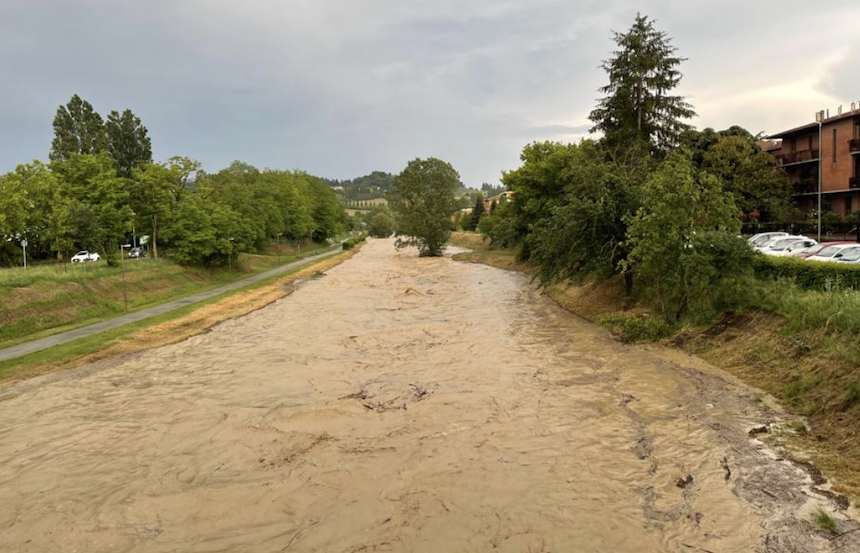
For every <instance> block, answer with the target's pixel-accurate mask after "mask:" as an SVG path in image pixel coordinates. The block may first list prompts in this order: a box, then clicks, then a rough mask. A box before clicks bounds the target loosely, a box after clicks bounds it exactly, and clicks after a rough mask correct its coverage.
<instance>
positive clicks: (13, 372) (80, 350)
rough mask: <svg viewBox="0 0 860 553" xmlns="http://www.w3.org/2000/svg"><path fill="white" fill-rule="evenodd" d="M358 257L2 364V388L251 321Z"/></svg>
mask: <svg viewBox="0 0 860 553" xmlns="http://www.w3.org/2000/svg"><path fill="white" fill-rule="evenodd" d="M356 251H357V250H356ZM354 254H355V251H352V250H351V251H343V252H340V253H336V254H333V256H332V257H330V258H326V259H323V260H321V261H317V262H313V263H311V264H309V265H307V266H305V267H302V268H300V269H297V270H291V271H288V272H286V273H283V274H281V275H278V276H275V277H272V278H266V279H264V280H262V281H260V282H258V283H254V284H250V285H248V286H243V287H241V288H239V289H237V290H235V291H231V292H228V293H225V294H220V295H218V296H215V297H214V298H212V299H209V300H205V301H202V302H199V303H195V304H192V305H190V306H188V307H182V308H179V309H174V310H171V311H169V312H167V313H165V314H163V315H158V316H155V317H150V318H147V319H144V320H142V321H140V322H137V323H132V324H127V325H124V326H121V327H119V328H116V329H113V330H108V331H105V332H100V333H98V334H96V335H94V336H91V337H87V338H82V339H79V340H75V341H74V342H71V343H69V344H66V345H61V346H55V347H52V348H50V349H47V350H44V351H42V352H38V353H33V354H30V355H27V356H24V357H20V358H16V359H11V360H8V361H3V362H0V387H2V386H3V385H4V384H9V383H11V382H15V381H18V380H22V379H26V378H32V377H33V376H37V375H41V374H45V373H51V372H54V371H58V370H62V369H65V368H69V367H72V366H76V365H80V364H86V363H93V362H96V361H100V360H104V359H110V358H112V357H115V356H119V355H127V354H130V353H135V352H139V351H143V350H145V349H148V348H153V347H158V346H163V345H167V344H172V343H176V342H178V341H182V340H185V339H187V338H189V337H191V336H194V335H196V334H200V333H201V332H207V331H209V330H210V329H211V328H212V327H214V326H215V325H217V324H219V323H221V322H223V321H225V320H229V319H233V318H236V317H241V316H243V315H247V314H248V313H251V312H253V311H255V310H257V309H260V308H262V307H264V306H266V305H268V304H270V303H272V302H273V301H277V300H278V299H280V298H283V297H285V296H286V295H288V294H290V293H292V291H293V290H295V287H296V286H297V285H298V284H299V283H301V282H303V281H305V280H307V279H308V278H312V277H314V276H315V275H318V274H321V273H323V272H324V271H326V270H328V269H330V268H332V267H335V266H337V265H338V264H340V263H342V262H343V261H346V260H347V259H349V258H350V257H352V256H353V255H354ZM246 276H247V275H246Z"/></svg>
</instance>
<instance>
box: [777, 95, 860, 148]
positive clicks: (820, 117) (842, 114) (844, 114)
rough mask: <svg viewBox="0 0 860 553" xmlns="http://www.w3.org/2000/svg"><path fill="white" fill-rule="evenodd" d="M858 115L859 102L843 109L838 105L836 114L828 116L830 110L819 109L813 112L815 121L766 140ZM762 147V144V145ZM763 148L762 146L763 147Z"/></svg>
mask: <svg viewBox="0 0 860 553" xmlns="http://www.w3.org/2000/svg"><path fill="white" fill-rule="evenodd" d="M858 115H860V102H851V108H850V109H848V110H845V111H843V109H842V106H839V109H837V110H836V115H834V116H832V117H831V116H830V110H829V109H828V110H821V111H819V112H818V113H816V114H815V122H814V123H807V124H805V125H801V126H799V127H794V128H793V129H788V130H787V131H782V132H780V133H776V134H772V135H770V136H768V137H765V138H767V139H768V140H774V139H780V138H784V137H786V136H790V135H792V134H797V133H801V132H806V131H809V130H812V129H817V128H818V124H819V123H821V124H822V125H828V124H830V123H835V122H837V121H841V120H842V119H847V118H849V117H856V116H858ZM762 147H763V146H762ZM763 148H764V147H763Z"/></svg>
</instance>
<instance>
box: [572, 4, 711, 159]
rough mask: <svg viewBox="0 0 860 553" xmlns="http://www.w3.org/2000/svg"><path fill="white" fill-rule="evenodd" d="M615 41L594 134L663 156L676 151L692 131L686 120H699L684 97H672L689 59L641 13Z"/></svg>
mask: <svg viewBox="0 0 860 553" xmlns="http://www.w3.org/2000/svg"><path fill="white" fill-rule="evenodd" d="M614 40H615V43H616V44H617V45H618V49H617V50H616V51H615V52H613V56H612V58H610V59H608V60H605V61H604V62H603V63H602V64H601V68H602V69H604V70H605V71H606V73H607V74H608V75H609V84H608V85H606V86H604V87H603V88H601V89H600V92H601V93H602V94H605V96H604V97H603V98H602V99H600V100H599V102H598V104H597V107H596V108H595V109H594V111H592V112H591V115H590V116H589V119H591V121H592V122H594V127H593V128H592V129H591V130H592V132H594V131H601V132H603V134H604V136H605V137H606V140H607V142H608V143H609V145H610V146H631V145H635V144H637V143H645V144H648V145H649V146H650V147H651V148H652V149H656V150H658V151H665V150H668V149H670V148H671V147H673V146H674V145H676V144H677V142H678V137H679V135H680V134H681V133H682V132H683V131H685V130H688V129H690V128H691V127H690V125H688V124H686V123H683V122H682V121H683V120H684V119H689V118H691V117H694V116H695V115H696V112H695V111H693V108H692V106H691V105H690V104H689V103H687V102H686V100H685V99H684V97H682V96H675V95H672V94H671V92H672V91H673V90H674V89H675V88H676V87H677V86H678V84H679V83H680V82H681V78H682V77H683V75H682V74H681V72H680V71H679V70H678V66H679V65H680V64H681V62H683V61H686V58H681V57H678V56H677V55H676V52H677V48H675V47H674V46H672V42H671V39H670V38H669V37H668V35H666V33H664V32H662V31H658V30H657V29H655V28H654V21H652V20H650V19H648V17H647V16H643V15H641V14H637V15H636V21H635V22H634V23H633V26H632V27H631V28H630V30H629V31H628V32H626V33H615V36H614Z"/></svg>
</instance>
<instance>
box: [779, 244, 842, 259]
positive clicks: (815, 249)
mask: <svg viewBox="0 0 860 553" xmlns="http://www.w3.org/2000/svg"><path fill="white" fill-rule="evenodd" d="M843 244H856V242H822V243H820V244H816V245H814V246H810V247H808V248H806V249H803V250H800V251H797V252H794V253H793V254H791V257H800V258H801V259H806V258H807V257H812V256H813V255H818V253H819V252H820V251H821V250H823V249H824V248H829V247H830V246H841V245H843Z"/></svg>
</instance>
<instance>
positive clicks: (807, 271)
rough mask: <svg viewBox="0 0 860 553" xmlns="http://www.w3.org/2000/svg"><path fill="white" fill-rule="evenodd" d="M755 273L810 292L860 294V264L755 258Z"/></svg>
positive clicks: (783, 258)
mask: <svg viewBox="0 0 860 553" xmlns="http://www.w3.org/2000/svg"><path fill="white" fill-rule="evenodd" d="M753 270H754V271H755V275H756V276H757V277H759V278H762V279H770V280H779V279H788V280H792V281H794V283H795V284H796V285H797V286H799V287H801V288H804V289H807V290H842V289H846V288H850V289H853V290H860V264H854V263H834V262H823V261H806V260H804V259H797V258H794V257H769V256H766V255H756V256H755V257H754V259H753Z"/></svg>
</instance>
